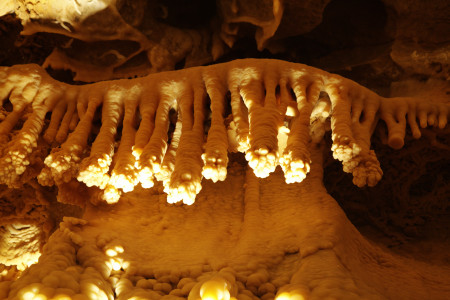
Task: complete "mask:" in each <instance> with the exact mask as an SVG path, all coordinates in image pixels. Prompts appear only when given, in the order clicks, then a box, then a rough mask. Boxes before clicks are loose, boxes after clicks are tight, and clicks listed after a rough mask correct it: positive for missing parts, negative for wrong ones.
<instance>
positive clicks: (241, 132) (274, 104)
mask: <svg viewBox="0 0 450 300" xmlns="http://www.w3.org/2000/svg"><path fill="white" fill-rule="evenodd" d="M268 72H269V73H268ZM264 74H270V78H268V79H267V78H266V76H265V75H264ZM265 78H266V79H265ZM288 79H289V80H288ZM171 82H173V83H177V84H176V85H175V87H177V86H178V83H181V85H180V87H182V89H181V90H178V89H177V88H175V89H174V88H173V85H172V84H170V83H171ZM214 85H217V87H216V86H214ZM277 85H278V86H281V90H280V93H281V96H280V97H281V98H282V99H281V100H282V101H281V103H278V100H276V99H277V95H276V92H275V90H276V88H275V87H276V86H277ZM131 86H135V87H151V95H150V96H149V94H147V97H144V98H145V99H144V98H142V99H144V100H145V101H144V100H142V99H141V98H140V97H141V93H142V94H145V93H144V91H141V90H140V88H139V89H138V90H136V91H135V92H129V91H130V87H131ZM311 86H313V87H314V89H311V88H310V87H311ZM216 89H217V90H216ZM288 89H292V90H293V91H294V92H295V97H294V96H293V95H291V94H290V93H289V92H288ZM308 89H309V90H310V91H312V92H308V93H307V91H308ZM62 91H64V92H62ZM68 91H70V92H68ZM195 91H197V92H195ZM199 91H200V93H199ZM202 91H203V92H202ZM204 91H207V93H208V95H209V96H210V97H209V100H210V102H211V103H210V105H209V107H210V108H211V114H204V111H203V109H204V105H203V104H204V103H206V94H205V93H204ZM265 91H266V92H265ZM228 92H229V93H230V96H231V99H229V97H225V96H224V95H225V94H227V93H228ZM130 93H131V94H130ZM189 93H191V94H189ZM181 94H182V95H181ZM320 94H323V96H324V95H325V94H326V96H324V97H322V98H321V99H322V100H319V101H316V100H317V98H318V97H319V95H320ZM180 95H181V96H180ZM178 96H180V97H178ZM202 97H203V98H202ZM443 97H444V98H443V99H436V98H435V97H428V96H426V93H425V92H424V93H421V94H420V93H419V94H418V95H417V97H415V98H412V97H402V98H395V99H388V98H383V97H380V96H378V95H376V94H375V93H374V92H372V91H370V90H368V89H366V88H364V87H362V86H359V85H358V84H357V83H355V82H353V81H351V80H348V79H346V78H343V77H340V76H338V75H334V74H330V73H327V72H325V71H322V70H319V69H316V68H312V67H309V66H305V65H301V64H295V63H289V62H284V61H278V60H258V59H245V60H236V61H232V62H228V63H225V64H219V65H211V66H205V67H199V68H193V69H185V70H179V71H176V72H168V73H160V74H150V75H148V76H147V77H142V78H136V79H130V80H116V81H111V82H108V81H105V82H101V83H95V84H91V85H83V86H69V85H67V84H64V83H61V82H58V81H56V80H54V79H53V78H51V77H50V76H49V75H48V74H47V73H46V72H45V70H44V69H42V68H41V67H39V66H37V65H18V66H13V67H1V68H0V100H1V101H3V103H11V104H12V106H13V107H12V111H10V110H7V109H6V107H4V111H2V112H1V114H2V119H1V123H0V139H2V141H4V143H2V145H0V150H1V151H0V154H1V157H0V184H7V185H14V186H17V185H20V184H23V183H25V182H21V180H22V177H23V178H25V179H26V178H27V176H21V174H23V173H26V172H27V170H28V168H35V167H36V164H34V161H33V159H34V158H33V157H34V156H33V154H34V153H33V152H34V151H35V150H36V148H38V145H37V141H38V139H39V137H40V136H44V137H45V138H47V140H48V141H50V140H52V139H53V136H55V134H56V136H55V139H54V140H53V141H52V143H54V144H55V146H54V145H53V144H52V146H51V147H53V149H50V146H48V147H49V149H44V150H48V151H49V152H50V154H49V155H48V156H47V157H46V158H45V160H44V164H45V167H44V168H43V169H42V170H40V174H39V175H38V181H39V183H41V184H43V185H53V184H56V185H60V184H64V183H67V182H70V181H71V180H73V179H74V178H77V179H78V180H80V181H82V182H84V183H85V184H86V185H87V186H98V187H99V188H100V189H103V190H104V193H103V194H102V198H103V200H105V201H106V202H108V203H115V202H117V201H118V200H119V198H120V195H121V194H122V193H123V192H125V193H127V192H130V191H132V190H134V187H135V186H136V185H137V184H138V183H140V184H141V186H142V187H143V188H151V187H153V186H154V184H155V180H156V179H158V180H160V181H163V185H164V190H165V191H166V192H167V193H168V196H167V200H168V201H169V202H171V203H175V202H180V201H183V203H186V204H192V203H193V202H194V201H195V197H196V195H197V194H198V193H199V192H200V190H201V181H202V178H203V177H204V178H206V179H211V180H212V181H214V182H216V181H219V180H225V178H226V176H227V164H228V152H229V151H230V152H234V151H239V152H243V153H245V157H246V159H247V161H248V164H249V166H250V167H251V168H252V169H253V170H254V173H255V175H256V176H258V177H267V176H269V175H270V173H272V172H273V171H275V168H276V167H277V165H280V166H281V168H282V170H283V172H284V173H285V178H286V182H287V183H294V182H301V181H302V180H303V179H304V178H305V177H306V175H307V174H308V172H309V171H310V164H311V159H310V155H309V149H308V147H309V146H310V141H312V142H313V144H317V143H319V142H320V141H321V139H322V137H323V134H324V132H325V131H328V130H330V129H331V131H332V140H333V145H332V147H331V150H332V151H333V157H334V158H336V159H338V160H340V161H341V162H342V164H343V168H344V171H346V172H350V173H352V174H353V178H354V180H353V182H354V184H356V185H357V186H360V187H362V186H365V185H369V186H373V185H375V184H376V183H377V182H378V181H379V180H380V179H381V176H382V174H383V173H382V171H381V168H380V164H379V162H378V160H377V158H376V155H375V153H374V152H373V151H372V150H370V136H371V134H372V129H373V128H374V126H375V125H376V122H377V118H375V117H374V116H379V118H380V119H381V120H383V121H384V122H385V123H386V124H387V127H388V135H389V143H390V145H391V146H393V147H395V148H399V147H401V146H403V143H404V142H403V140H404V135H405V133H406V132H407V131H406V130H405V128H406V126H407V124H409V126H410V127H411V130H412V133H413V136H414V137H416V138H418V137H420V129H419V125H420V127H426V126H434V127H435V128H437V126H439V128H441V129H442V128H444V127H445V126H446V125H447V122H448V118H449V117H450V104H448V103H449V101H448V100H446V99H447V98H445V97H448V96H445V95H444V96H443ZM310 98H311V99H310ZM139 99H140V100H139ZM192 99H194V100H195V99H196V100H195V101H194V102H192V104H193V106H192V107H191V105H190V104H189V103H188V102H186V101H193V100H192ZM283 99H284V100H283ZM307 99H308V101H306V100H307ZM358 99H370V101H369V100H367V101H366V100H365V101H360V100H358ZM7 100H9V102H8V101H7ZM141 100H142V101H141ZM196 101H198V102H196ZM226 101H230V103H225V102H226ZM291 102H292V103H291ZM99 107H101V108H102V112H101V116H102V121H103V122H102V125H101V128H100V131H99V133H98V134H97V136H96V137H95V142H94V143H93V144H90V140H91V138H92V137H93V136H92V134H93V133H94V132H96V131H94V130H91V129H96V130H97V129H98V128H96V126H93V124H94V123H93V122H94V121H95V122H97V121H98V119H96V118H97V117H96V110H97V109H98V108H99ZM226 107H231V114H228V115H225V112H226V111H227V109H225V108H226ZM137 108H139V109H137ZM181 108H183V113H182V112H181V111H182V109H181ZM194 108H195V109H194ZM173 110H176V114H171V112H173ZM361 112H364V114H363V115H365V116H366V117H367V116H369V117H368V118H367V119H365V120H363V121H360V120H359V118H358V117H360V116H361ZM48 113H51V121H50V124H47V123H46V121H45V116H46V115H47V114H48ZM183 114H184V116H182V115H183ZM297 114H299V115H297ZM352 114H354V115H353V116H352ZM205 115H207V116H211V120H209V119H207V120H205V119H204V116H205ZM329 115H330V116H331V118H328V117H329ZM174 116H176V118H178V119H177V120H172V119H171V118H172V117H174ZM291 117H292V118H291ZM297 117H299V118H300V119H296V118H297ZM283 118H284V119H283ZM352 118H353V119H352ZM200 119H201V120H200ZM327 119H330V120H329V121H328V120H327ZM295 120H296V121H295ZM417 120H418V121H419V124H418V121H417ZM139 121H140V123H139ZM205 121H211V127H210V128H209V132H207V133H205V128H204V124H205V123H204V122H205ZM21 122H24V123H23V126H22V127H21V128H20V129H16V128H18V127H20V126H17V125H18V124H20V123H21ZM52 122H53V123H52ZM183 122H184V123H185V124H186V125H187V126H188V127H192V126H194V127H193V130H194V131H193V132H191V133H189V134H191V136H187V135H186V134H188V132H189V131H190V130H191V129H190V128H185V129H186V130H185V131H184V133H183V132H181V126H175V127H176V128H177V129H176V130H175V131H176V132H174V133H173V134H172V135H170V134H168V133H171V124H172V125H173V124H175V123H176V124H182V123H183ZM283 122H285V124H283ZM355 122H356V123H358V122H359V123H360V124H356V123H355ZM135 123H138V124H135ZM372 123H373V124H372ZM96 124H98V123H96ZM124 124H125V125H124ZM330 124H331V128H330ZM121 125H122V131H120V130H119V127H120V126H121ZM136 126H137V128H136ZM183 126H184V125H183ZM280 126H281V127H280ZM285 126H286V127H285ZM57 128H59V129H58V131H55V130H56V129H57ZM47 130H49V132H48V134H47V135H45V132H46V131H47ZM69 131H70V133H69ZM119 132H121V140H120V141H118V140H116V139H117V137H118V133H119ZM205 134H206V135H207V138H206V139H205V136H204V135H205ZM135 135H136V136H135ZM9 137H12V138H11V140H10V139H9ZM178 141H179V142H180V145H178V144H177V143H178ZM181 141H183V143H182V142H181ZM205 141H206V143H205ZM87 143H89V144H87ZM133 144H134V145H133ZM40 146H41V145H39V147H40ZM44 146H46V145H44ZM120 146H122V147H120ZM130 151H131V152H130ZM202 151H203V154H202ZM191 152H192V153H191ZM186 153H191V154H189V155H186ZM133 156H134V159H133ZM82 158H85V159H84V160H83V161H81V159H82ZM39 159H40V158H39ZM80 162H81V163H80ZM176 162H178V163H176ZM111 166H113V167H111ZM191 170H192V174H189V173H188V172H189V171H191ZM38 171H39V170H38ZM25 179H24V180H25ZM26 180H29V179H26ZM280 297H281V295H280ZM280 299H281V298H280Z"/></svg>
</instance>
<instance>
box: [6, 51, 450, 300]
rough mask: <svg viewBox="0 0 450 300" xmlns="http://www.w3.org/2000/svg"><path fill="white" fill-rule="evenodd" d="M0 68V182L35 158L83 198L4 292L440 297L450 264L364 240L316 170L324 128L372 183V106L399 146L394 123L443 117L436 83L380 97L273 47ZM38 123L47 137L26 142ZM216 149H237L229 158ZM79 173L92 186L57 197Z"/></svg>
mask: <svg viewBox="0 0 450 300" xmlns="http://www.w3.org/2000/svg"><path fill="white" fill-rule="evenodd" d="M0 78H1V81H0V95H1V96H2V97H1V98H2V99H5V101H6V99H8V100H9V101H10V102H11V104H12V110H11V111H10V112H7V113H6V117H5V119H4V120H3V122H2V123H1V124H0V133H1V134H3V136H2V138H3V139H4V140H5V141H7V144H5V145H3V146H2V147H3V148H2V158H1V159H0V166H1V168H2V170H3V171H0V181H1V183H3V184H6V185H8V186H11V187H14V186H18V185H20V184H21V183H22V180H23V178H26V177H24V174H26V171H27V168H28V166H30V165H33V166H34V165H35V164H34V161H35V160H39V159H40V160H42V161H44V164H45V166H43V167H42V166H41V169H40V170H39V171H40V173H39V175H38V177H37V178H38V180H39V183H41V184H42V185H49V186H51V185H56V186H57V187H58V188H59V192H60V195H59V200H60V201H65V202H71V203H73V204H76V205H83V206H86V211H85V214H84V215H83V217H82V218H80V219H76V218H65V220H64V222H62V223H61V224H60V228H59V229H58V230H57V231H56V232H55V233H54V234H53V235H52V236H51V237H50V240H49V241H48V243H47V244H46V246H45V248H44V250H43V254H42V256H41V259H40V261H39V263H37V264H36V265H33V266H31V267H30V268H29V269H28V270H27V271H26V272H25V273H24V274H23V276H22V277H21V278H19V279H18V280H16V281H15V282H7V283H4V284H2V285H1V286H0V287H1V292H2V293H3V295H7V296H8V297H10V298H11V299H14V297H19V298H20V297H31V296H36V297H38V296H40V295H42V296H41V297H46V298H52V297H53V298H56V299H57V297H58V295H66V296H67V297H72V298H73V299H77V298H80V299H82V298H83V297H88V298H90V299H102V298H104V299H112V298H113V297H117V298H118V299H122V298H123V299H129V298H131V297H142V298H144V299H152V298H164V297H166V298H167V299H169V298H170V297H172V298H173V297H189V299H191V297H193V299H232V298H233V297H235V298H236V299H246V297H247V299H253V298H255V297H258V298H261V299H266V298H267V299H272V298H274V297H277V299H302V298H305V299H308V298H311V299H314V298H316V299H322V298H326V297H335V298H341V299H352V298H354V299H361V298H364V299H380V298H381V299H382V298H398V299H414V298H416V299H423V298H427V297H428V298H434V299H438V298H442V299H445V298H448V297H449V295H448V280H447V279H448V278H449V272H448V270H446V269H445V268H439V267H435V266H429V265H426V264H424V263H421V262H416V261H413V260H407V259H405V258H402V257H398V256H394V255H392V254H389V253H387V252H384V251H383V250H381V249H380V248H378V247H376V246H374V245H372V244H371V243H369V242H368V241H367V240H365V239H364V238H363V237H362V236H361V235H360V233H359V232H358V231H357V230H356V228H355V227H354V226H353V225H352V224H351V223H350V221H349V220H348V219H347V218H346V216H345V214H344V213H343V211H342V210H341V209H340V207H339V206H338V204H337V203H336V202H335V200H334V199H333V198H332V197H331V196H329V195H328V193H327V192H326V190H325V188H324V187H323V183H322V173H323V168H322V167H323V163H322V151H323V147H324V143H323V142H322V140H323V135H324V134H325V132H327V131H329V130H331V138H332V146H331V150H332V151H333V156H334V158H336V159H338V160H340V161H341V162H342V164H343V169H344V171H345V172H348V173H352V175H353V182H354V184H355V185H357V186H359V187H362V186H365V185H368V186H374V185H375V184H377V182H378V181H379V180H380V179H381V176H382V171H381V168H380V165H379V162H378V160H377V158H376V156H375V153H374V151H373V150H371V149H370V137H371V135H372V132H373V130H374V128H375V126H376V124H377V122H378V117H379V118H380V119H381V120H383V121H384V122H385V123H386V125H387V129H388V138H387V141H388V144H389V145H390V146H391V147H393V148H401V147H402V146H403V141H404V138H405V130H406V125H407V123H408V124H409V126H410V127H411V129H412V133H413V136H414V137H417V138H418V137H419V136H420V131H419V130H418V128H419V125H420V126H421V127H426V126H427V125H436V127H439V128H441V129H442V128H445V127H446V125H447V119H448V117H449V114H450V110H449V105H448V103H447V102H446V99H432V100H431V99H428V98H421V97H417V98H414V97H404V98H392V99H389V98H383V97H380V96H378V95H377V94H375V93H374V92H372V91H370V90H368V89H366V88H364V87H362V86H360V85H358V84H356V83H355V82H353V81H351V80H348V79H345V78H343V77H340V76H338V75H333V74H330V73H327V72H324V71H322V70H319V69H315V68H312V67H308V66H305V65H300V64H294V63H288V62H283V61H276V60H254V59H248V60H238V61H233V62H229V63H225V64H218V65H213V66H207V67H198V68H192V69H186V70H181V71H176V72H167V73H160V74H154V75H149V76H147V77H143V78H138V79H132V80H118V81H106V82H100V83H96V84H91V85H84V86H75V85H67V84H63V83H60V82H58V81H55V80H53V79H51V78H50V77H49V76H48V75H47V74H46V73H45V72H44V71H43V70H42V69H41V68H39V67H37V66H35V65H22V66H14V67H11V68H6V67H5V68H1V69H0ZM227 94H229V97H228V96H227ZM228 110H229V111H228ZM49 113H51V115H50V114H49ZM98 113H101V117H99V116H98ZM46 116H47V117H48V118H47V119H46ZM48 119H49V120H48ZM417 119H418V121H419V123H417ZM20 120H21V122H22V121H23V125H22V126H18V124H20V122H19V121H20ZM99 121H100V122H99ZM99 123H100V125H99ZM208 123H210V126H207V124H208ZM15 128H17V129H15ZM11 131H12V134H9V133H10V132H11ZM41 137H43V140H44V141H45V142H46V143H47V149H48V152H49V153H50V154H49V155H48V156H46V157H45V155H44V156H43V157H40V156H38V157H35V156H33V155H32V153H33V151H34V150H35V149H36V148H37V147H38V141H40V138H41ZM44 141H42V143H43V142H44ZM228 152H242V153H244V156H245V159H246V160H247V161H248V166H246V165H245V164H240V163H239V159H236V160H235V161H233V164H231V165H229V166H227V163H228V162H229V161H230V159H229V153H228ZM43 153H45V151H43ZM236 155H238V154H236ZM278 166H280V168H278ZM203 176H205V177H207V178H208V179H211V180H212V181H213V182H217V183H212V182H209V181H206V180H202V177H203ZM258 177H260V178H258ZM158 181H160V182H161V183H159V182H158ZM218 181H222V182H218ZM79 182H82V183H84V184H85V185H87V186H89V187H91V188H90V189H86V192H85V193H80V194H79V195H77V194H75V195H70V196H69V197H68V198H67V197H65V195H67V185H73V186H75V188H74V187H72V188H73V189H74V190H75V191H76V189H77V184H79V185H78V186H84V185H82V184H81V183H79ZM286 182H287V183H291V184H287V183H286ZM151 187H153V189H149V188H151ZM162 190H164V192H165V193H166V194H167V196H165V195H164V194H162V193H160V192H158V191H162ZM64 198H65V199H64ZM166 202H170V203H176V202H183V203H184V204H189V205H191V206H181V205H175V206H173V205H169V204H167V203H166ZM109 204H114V205H109ZM54 272H56V273H54ZM66 277H67V279H62V278H66ZM69 277H70V278H71V279H69ZM142 280H144V281H142ZM399 287H402V288H399ZM171 293H172V294H171ZM197 294H198V295H197ZM114 295H115V296H114ZM169 295H171V296H169ZM195 297H199V298H195ZM174 299H176V298H174Z"/></svg>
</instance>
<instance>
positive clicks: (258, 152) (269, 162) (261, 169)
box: [245, 147, 278, 178]
mask: <svg viewBox="0 0 450 300" xmlns="http://www.w3.org/2000/svg"><path fill="white" fill-rule="evenodd" d="M245 159H246V160H247V161H248V165H249V166H250V167H251V168H252V169H253V172H254V173H255V175H256V176H257V177H260V178H266V177H268V176H269V175H270V173H272V172H274V171H275V168H276V167H277V165H278V152H276V151H273V150H269V149H267V148H266V147H261V148H256V149H250V150H248V151H247V153H245Z"/></svg>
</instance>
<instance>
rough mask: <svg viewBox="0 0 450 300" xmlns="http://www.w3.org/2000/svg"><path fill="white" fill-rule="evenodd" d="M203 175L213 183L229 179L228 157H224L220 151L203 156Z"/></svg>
mask: <svg viewBox="0 0 450 300" xmlns="http://www.w3.org/2000/svg"><path fill="white" fill-rule="evenodd" d="M202 160H203V170H202V175H203V177H205V178H206V179H211V180H212V181H213V182H217V181H224V180H225V178H226V177H227V165H228V157H227V156H226V155H222V154H221V153H220V151H219V150H215V151H210V152H207V153H203V154H202Z"/></svg>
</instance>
